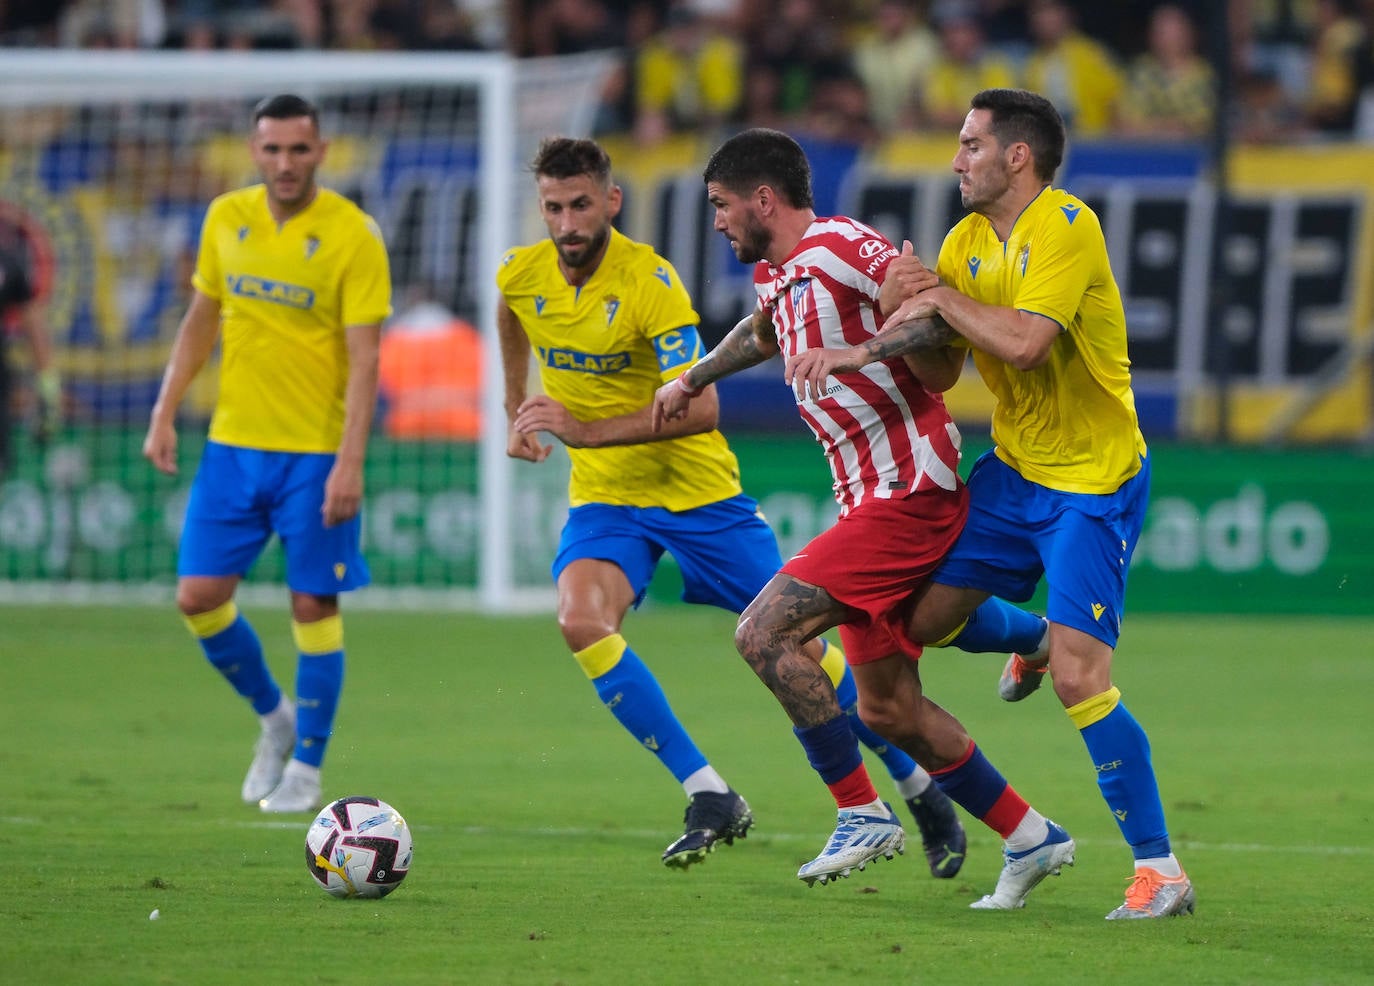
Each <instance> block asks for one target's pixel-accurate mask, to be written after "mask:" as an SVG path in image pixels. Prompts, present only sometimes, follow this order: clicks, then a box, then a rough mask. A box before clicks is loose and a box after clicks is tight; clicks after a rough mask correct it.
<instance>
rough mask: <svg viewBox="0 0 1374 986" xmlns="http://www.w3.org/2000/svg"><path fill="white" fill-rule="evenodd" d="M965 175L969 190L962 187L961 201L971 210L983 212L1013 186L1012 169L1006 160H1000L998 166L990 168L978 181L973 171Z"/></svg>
mask: <svg viewBox="0 0 1374 986" xmlns="http://www.w3.org/2000/svg"><path fill="white" fill-rule="evenodd" d="M964 177H965V178H966V179H967V180H968V191H964V189H963V187H962V186H961V187H960V189H959V201H961V202H962V203H963V205H964V208H965V209H967V210H969V212H983V211H984V210H985V209H987V207H988V206H990V205H992V204H993V203H994V202H996V201H997V200H998V199H1000V198H1001V197H1002V196H1003V195H1004V194H1006V191H1007V189H1008V188H1010V187H1011V171H1010V170H1009V169H1008V168H1007V166H1006V162H1004V161H998V163H997V165H996V167H994V168H990V169H988V170H987V171H986V172H984V173H983V176H982V177H981V178H980V179H978V180H976V181H975V180H974V178H973V174H972V173H971V172H969V173H966V174H965V176H964Z"/></svg>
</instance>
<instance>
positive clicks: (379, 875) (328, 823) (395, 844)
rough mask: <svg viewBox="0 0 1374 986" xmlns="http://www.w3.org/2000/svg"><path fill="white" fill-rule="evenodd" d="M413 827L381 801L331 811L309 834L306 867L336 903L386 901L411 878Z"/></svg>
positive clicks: (343, 802) (342, 804)
mask: <svg viewBox="0 0 1374 986" xmlns="http://www.w3.org/2000/svg"><path fill="white" fill-rule="evenodd" d="M410 855H411V844H410V826H409V825H407V824H406V820H405V819H404V818H402V817H401V813H400V812H399V811H397V810H396V809H395V808H393V807H391V805H389V804H387V803H386V802H385V801H378V800H377V799H376V798H360V797H351V798H340V799H339V800H338V801H335V802H333V803H332V804H328V805H325V806H324V808H323V809H322V810H321V811H320V813H319V814H318V815H316V816H315V820H314V821H313V822H311V823H310V828H309V830H308V831H307V832H306V833H305V867H306V869H308V870H309V871H310V876H311V878H312V879H313V880H314V881H315V882H316V883H317V884H319V885H320V886H321V887H322V888H323V889H325V890H327V891H328V892H329V893H331V894H333V895H334V896H335V897H385V896H386V895H387V894H389V893H391V891H393V890H395V889H396V888H397V887H399V886H400V885H401V881H402V880H404V879H405V878H406V874H407V873H408V872H410Z"/></svg>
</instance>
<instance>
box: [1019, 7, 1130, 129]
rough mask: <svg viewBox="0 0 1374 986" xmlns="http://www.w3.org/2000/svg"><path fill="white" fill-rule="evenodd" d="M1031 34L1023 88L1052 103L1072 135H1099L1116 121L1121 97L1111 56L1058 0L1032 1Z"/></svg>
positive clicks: (1115, 65)
mask: <svg viewBox="0 0 1374 986" xmlns="http://www.w3.org/2000/svg"><path fill="white" fill-rule="evenodd" d="M1030 34H1031V41H1032V43H1033V48H1032V50H1031V53H1030V57H1029V58H1027V60H1026V70H1025V80H1026V88H1028V89H1032V90H1034V91H1035V92H1038V93H1040V94H1041V95H1042V96H1044V97H1045V98H1046V99H1048V100H1049V101H1050V102H1052V103H1053V104H1054V105H1055V108H1056V109H1058V110H1059V113H1060V115H1062V116H1063V117H1064V124H1065V126H1067V127H1068V129H1069V133H1070V135H1071V136H1078V137H1096V136H1100V135H1101V134H1103V133H1104V132H1105V131H1106V130H1108V129H1109V128H1110V127H1111V126H1112V124H1113V123H1114V122H1115V120H1116V104H1117V100H1118V98H1119V97H1120V95H1121V70H1120V68H1119V67H1118V65H1117V61H1116V57H1115V56H1114V55H1113V54H1112V53H1111V52H1110V51H1108V50H1107V48H1106V47H1105V46H1103V45H1102V44H1100V43H1099V42H1097V41H1094V40H1093V39H1092V38H1090V37H1088V36H1087V35H1086V34H1084V33H1083V32H1082V31H1080V30H1078V28H1077V25H1076V24H1075V22H1074V13H1073V11H1072V10H1071V9H1069V5H1068V4H1067V3H1065V2H1063V0H1031V4H1030Z"/></svg>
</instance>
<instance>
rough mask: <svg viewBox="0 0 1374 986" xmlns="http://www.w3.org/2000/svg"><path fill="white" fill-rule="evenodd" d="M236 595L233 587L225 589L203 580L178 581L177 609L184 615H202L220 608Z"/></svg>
mask: <svg viewBox="0 0 1374 986" xmlns="http://www.w3.org/2000/svg"><path fill="white" fill-rule="evenodd" d="M233 597H234V593H233V589H232V588H231V589H227V590H226V589H224V588H222V587H220V586H219V585H216V584H214V583H206V582H203V581H195V582H188V581H182V582H179V583H177V592H176V600H177V609H179V610H180V611H181V615H182V616H200V615H201V614H202V613H209V612H211V611H212V610H216V609H219V608H220V607H221V606H223V605H224V604H225V603H227V602H228V601H229V600H230V599H232V598H233Z"/></svg>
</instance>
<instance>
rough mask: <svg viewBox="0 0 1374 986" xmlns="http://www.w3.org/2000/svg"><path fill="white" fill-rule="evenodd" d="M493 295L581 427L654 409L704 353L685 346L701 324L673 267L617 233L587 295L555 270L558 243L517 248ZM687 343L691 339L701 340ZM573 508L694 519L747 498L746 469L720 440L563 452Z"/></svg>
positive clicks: (548, 389)
mask: <svg viewBox="0 0 1374 986" xmlns="http://www.w3.org/2000/svg"><path fill="white" fill-rule="evenodd" d="M496 282H497V286H498V287H499V288H500V290H501V294H502V296H503V297H504V298H505V302H506V304H507V305H508V306H509V307H510V310H511V311H512V312H514V313H515V316H516V317H517V318H518V319H519V320H520V325H521V326H522V327H523V328H524V330H525V334H526V335H527V336H528V337H529V340H530V343H531V345H532V346H533V348H534V355H535V359H536V361H537V362H538V364H539V379H540V382H541V383H542V384H543V388H544V393H546V394H548V395H549V396H550V397H552V398H553V399H554V400H556V401H559V402H560V403H562V404H563V405H564V406H565V407H567V409H568V410H569V411H570V412H571V413H572V415H573V417H575V418H579V419H581V420H583V421H590V420H593V419H597V418H609V417H616V416H617V415H621V414H628V413H630V412H632V411H636V410H638V409H639V408H642V407H644V406H646V405H647V404H649V403H650V402H651V401H652V400H653V398H654V391H655V390H657V389H658V387H659V385H660V384H662V383H663V382H664V381H667V380H675V379H676V378H677V377H678V376H680V375H681V374H682V373H684V372H685V371H686V369H687V368H688V367H689V366H691V365H692V364H693V363H694V362H696V360H697V359H699V358H700V357H701V355H702V352H701V344H700V341H699V340H697V341H696V343H695V345H694V346H691V347H690V350H689V348H688V347H687V346H685V345H684V340H683V337H682V334H681V333H680V332H679V331H678V330H680V329H683V328H688V327H690V328H693V329H695V326H696V325H697V322H698V321H699V318H698V316H697V313H696V311H695V310H694V309H693V308H692V301H691V298H689V297H688V295H687V290H686V288H684V287H683V286H682V282H681V281H680V280H679V279H678V276H677V271H675V270H673V267H672V265H671V264H669V263H668V261H666V260H664V259H663V258H662V257H660V256H659V255H658V254H656V253H655V252H654V251H653V250H652V249H651V248H650V247H648V246H645V245H644V244H642V243H637V242H635V241H634V240H631V239H629V238H628V237H626V236H624V235H622V234H621V233H620V232H619V231H617V230H612V231H611V240H610V243H609V244H608V245H607V248H606V256H605V257H603V258H602V260H601V265H600V266H599V267H598V268H597V270H596V273H594V274H593V275H592V276H591V277H590V278H589V279H588V280H587V283H585V284H583V285H582V286H581V287H580V288H576V287H572V286H571V285H569V284H568V282H567V280H566V279H565V278H564V277H563V273H562V271H560V270H559V267H558V256H557V251H556V248H555V247H554V245H553V241H552V240H547V239H546V240H543V241H542V242H540V243H536V244H534V245H532V246H525V247H516V248H515V249H513V250H511V251H509V252H508V253H507V254H506V255H505V257H504V258H503V259H502V261H501V267H500V270H499V271H498V272H497V277H496ZM692 338H693V339H695V338H696V334H695V332H693V333H692ZM568 456H569V458H570V459H571V460H572V476H571V479H570V481H569V484H568V498H569V500H570V502H571V504H572V505H573V506H575V507H576V506H580V505H581V504H584V503H609V504H616V505H621V506H632V507H666V508H667V509H669V510H690V509H691V508H693V507H700V506H702V505H704V504H707V503H714V502H716V501H718V500H724V499H727V498H728V497H732V496H736V495H738V494H739V493H740V483H739V463H738V462H737V461H736V460H735V455H734V453H733V452H731V451H730V447H729V446H728V445H727V444H726V443H725V438H724V436H723V435H721V433H720V432H718V431H710V432H706V433H704V434H700V435H689V436H687V437H684V438H670V439H666V440H664V441H659V442H646V443H644V444H642V445H616V446H611V447H609V448H594V449H577V448H570V449H568Z"/></svg>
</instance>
